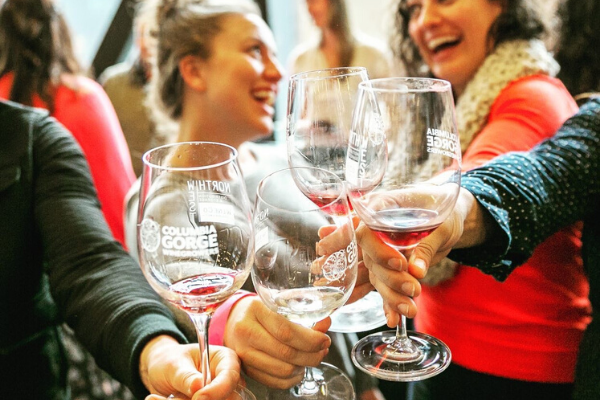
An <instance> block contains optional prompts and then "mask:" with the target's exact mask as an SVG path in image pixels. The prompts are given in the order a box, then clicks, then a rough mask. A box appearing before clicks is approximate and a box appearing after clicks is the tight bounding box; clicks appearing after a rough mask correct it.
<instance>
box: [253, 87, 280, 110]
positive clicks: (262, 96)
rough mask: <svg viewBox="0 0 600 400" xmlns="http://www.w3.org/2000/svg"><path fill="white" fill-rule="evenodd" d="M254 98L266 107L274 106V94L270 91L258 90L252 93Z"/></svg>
mask: <svg viewBox="0 0 600 400" xmlns="http://www.w3.org/2000/svg"><path fill="white" fill-rule="evenodd" d="M254 97H256V98H257V99H259V100H260V101H264V102H265V103H267V104H268V105H270V106H272V105H274V104H275V93H274V92H272V91H270V90H259V91H256V92H254Z"/></svg>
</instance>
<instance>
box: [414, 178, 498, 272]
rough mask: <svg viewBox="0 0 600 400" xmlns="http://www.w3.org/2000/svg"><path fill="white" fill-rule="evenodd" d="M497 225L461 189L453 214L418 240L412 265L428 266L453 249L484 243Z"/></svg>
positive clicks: (472, 197)
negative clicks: (429, 233) (419, 241)
mask: <svg viewBox="0 0 600 400" xmlns="http://www.w3.org/2000/svg"><path fill="white" fill-rule="evenodd" d="M494 228H497V227H496V225H495V224H494V223H493V220H492V219H491V217H490V215H489V214H488V213H487V212H485V211H484V210H483V208H482V206H481V205H480V204H479V203H478V202H477V200H476V199H475V197H474V196H473V195H472V194H471V193H470V192H469V191H467V190H466V189H461V190H460V194H459V196H458V199H457V201H456V205H455V206H454V209H453V210H452V214H450V216H449V217H448V218H447V219H446V220H445V221H444V223H443V224H442V225H440V226H439V227H438V228H437V229H436V230H435V231H433V232H432V234H431V235H429V236H427V237H426V238H425V239H423V240H422V241H421V243H419V245H418V246H417V248H416V249H415V251H414V254H413V256H412V257H411V263H412V264H415V263H416V264H418V265H420V268H425V269H426V270H428V269H429V267H430V266H432V265H435V264H437V263H438V262H440V261H441V260H442V259H443V258H445V257H446V256H447V255H448V253H450V250H452V249H453V248H464V247H473V246H476V245H479V244H481V243H483V242H485V241H486V240H487V239H488V237H489V236H492V235H493V234H494V233H495V231H494Z"/></svg>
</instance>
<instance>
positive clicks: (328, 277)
mask: <svg viewBox="0 0 600 400" xmlns="http://www.w3.org/2000/svg"><path fill="white" fill-rule="evenodd" d="M320 174H323V175H325V177H322V178H321V179H318V180H312V177H315V176H319V175H320ZM295 179H303V183H304V184H310V182H314V183H316V184H319V185H320V184H322V182H323V181H327V185H329V186H330V187H331V188H332V189H335V190H337V191H338V193H339V195H338V196H337V197H334V198H332V199H330V200H324V201H323V202H322V203H321V204H320V205H316V204H315V203H313V202H311V201H309V200H308V199H307V198H306V196H305V195H304V194H303V192H302V191H300V190H299V189H298V187H297V186H296V184H295V182H296V180H295ZM332 209H335V210H337V211H336V215H337V217H336V218H334V217H332V215H331V210H332ZM253 218H254V230H255V235H256V239H255V243H256V246H255V249H256V250H255V257H254V268H253V269H252V280H253V282H254V287H255V289H256V292H257V293H258V295H259V296H260V298H261V299H262V301H263V302H264V303H265V305H266V306H267V307H269V308H270V309H271V310H273V311H275V312H277V313H279V314H280V315H283V316H285V317H286V318H287V319H289V320H290V321H292V322H294V323H297V324H300V325H302V326H305V327H312V326H314V324H315V323H317V322H318V321H320V320H322V319H324V318H326V317H328V316H329V315H330V314H331V313H332V312H334V311H335V310H336V309H338V308H340V307H341V306H342V305H344V303H345V302H346V300H347V299H348V297H349V296H350V294H351V292H352V289H353V288H354V285H355V283H356V275H357V247H356V237H355V234H354V227H353V225H352V220H351V217H350V209H349V206H348V198H347V195H346V192H345V190H344V183H343V182H342V181H341V180H340V179H339V178H338V177H337V176H335V174H333V173H331V172H329V171H325V170H319V171H314V168H294V169H284V170H281V171H277V172H274V173H272V174H270V175H268V176H267V177H265V178H264V179H263V180H262V181H261V183H260V184H259V186H258V189H257V197H256V202H255V207H254V217H253ZM322 227H327V229H337V230H339V232H340V234H341V237H342V238H343V240H341V242H343V243H344V244H343V245H342V246H341V247H340V248H339V249H338V250H336V251H335V252H333V253H332V254H324V255H323V254H322V255H320V254H318V253H317V247H316V243H317V242H318V241H319V231H320V229H321V228H322ZM268 398H269V399H272V400H286V399H311V400H325V399H330V400H334V399H339V400H348V399H350V400H351V399H354V388H353V386H352V383H351V382H350V380H349V379H348V377H347V376H346V375H345V374H344V373H343V372H342V371H340V370H339V369H338V368H336V367H334V366H332V365H329V364H325V363H321V364H320V366H318V367H316V368H306V369H305V376H304V380H303V381H302V382H301V383H300V384H299V385H296V386H294V387H292V388H291V389H290V390H276V389H269V393H268Z"/></svg>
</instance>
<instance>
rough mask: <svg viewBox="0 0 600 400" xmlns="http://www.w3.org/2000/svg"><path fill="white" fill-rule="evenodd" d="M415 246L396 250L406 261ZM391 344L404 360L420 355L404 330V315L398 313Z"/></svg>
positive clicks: (411, 359)
mask: <svg viewBox="0 0 600 400" xmlns="http://www.w3.org/2000/svg"><path fill="white" fill-rule="evenodd" d="M415 247H416V246H413V247H408V248H403V249H398V250H399V251H400V252H401V253H402V255H404V257H406V260H407V261H408V260H409V259H410V256H411V255H412V253H413V250H414V249H415ZM391 346H392V347H393V349H394V350H393V351H394V353H395V354H396V357H398V358H402V359H404V360H405V361H415V360H416V359H418V358H419V357H420V356H421V351H420V350H419V349H418V347H417V346H416V345H415V344H414V343H413V341H412V339H410V338H409V337H408V333H407V332H406V316H404V315H400V322H399V323H398V326H396V339H395V340H394V342H393V343H392V344H391Z"/></svg>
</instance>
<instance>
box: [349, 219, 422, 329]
mask: <svg viewBox="0 0 600 400" xmlns="http://www.w3.org/2000/svg"><path fill="white" fill-rule="evenodd" d="M356 238H357V241H358V243H359V245H360V247H361V248H362V253H363V262H364V264H365V267H366V268H367V270H368V271H369V280H370V282H371V284H372V285H373V286H374V287H375V289H377V291H378V292H379V294H381V297H383V308H384V311H385V315H386V318H387V324H388V326H389V327H395V326H397V325H398V322H399V320H400V314H403V315H405V316H407V317H410V318H412V317H414V316H415V315H416V313H417V306H416V304H415V302H414V301H413V299H412V298H413V297H417V296H419V294H421V284H420V283H419V281H418V279H420V278H422V277H423V276H425V269H424V268H420V267H419V266H418V265H416V266H415V265H412V266H409V264H408V262H407V260H406V258H405V257H404V255H402V254H401V253H400V252H398V251H397V250H395V249H393V248H391V247H390V246H388V245H387V244H386V243H384V242H383V241H382V240H381V239H380V238H379V237H378V236H377V235H376V234H375V233H374V232H373V231H371V230H370V229H369V228H368V227H367V226H366V225H364V224H362V223H361V224H360V226H359V227H358V229H357V230H356ZM409 267H410V269H409Z"/></svg>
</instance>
